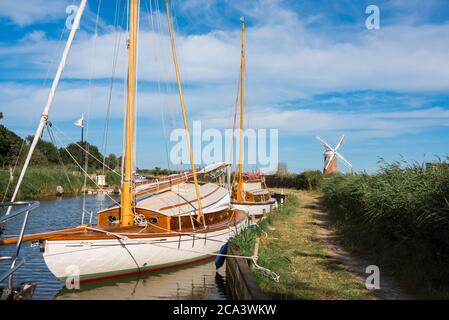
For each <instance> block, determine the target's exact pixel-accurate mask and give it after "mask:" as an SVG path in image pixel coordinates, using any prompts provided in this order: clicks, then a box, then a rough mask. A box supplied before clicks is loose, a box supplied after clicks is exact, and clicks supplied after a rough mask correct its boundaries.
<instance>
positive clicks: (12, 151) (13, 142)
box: [0, 125, 122, 170]
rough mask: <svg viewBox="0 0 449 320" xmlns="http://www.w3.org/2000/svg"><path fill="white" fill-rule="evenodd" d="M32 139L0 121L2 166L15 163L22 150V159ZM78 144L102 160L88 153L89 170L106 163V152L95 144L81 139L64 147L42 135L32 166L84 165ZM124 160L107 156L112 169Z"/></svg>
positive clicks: (4, 167)
mask: <svg viewBox="0 0 449 320" xmlns="http://www.w3.org/2000/svg"><path fill="white" fill-rule="evenodd" d="M32 140H33V136H28V137H26V138H25V140H24V139H22V138H21V137H19V136H18V135H17V134H15V133H14V132H12V131H11V130H9V129H7V128H6V127H5V126H3V125H0V167H1V168H2V169H6V168H8V167H13V166H14V165H15V163H16V161H17V157H18V156H19V153H20V157H19V159H18V164H19V165H20V164H21V163H23V162H24V160H25V157H26V155H27V153H28V150H29V148H30V144H31V142H32ZM79 146H82V148H83V149H85V150H88V151H89V153H90V154H91V155H92V156H93V157H95V158H97V159H98V160H100V161H97V160H95V159H94V158H93V157H91V156H88V167H89V169H90V170H95V169H101V168H102V167H103V164H102V161H103V155H102V154H101V152H100V151H99V150H98V147H97V146H95V145H92V144H90V143H88V142H86V141H84V142H81V141H78V142H77V143H71V144H69V145H67V146H66V147H65V148H63V147H61V148H59V149H58V148H57V147H56V146H55V145H54V144H53V143H51V142H49V141H45V140H43V139H40V140H39V142H38V143H37V145H36V149H35V151H34V153H33V156H32V158H31V162H30V164H31V165H32V166H50V165H57V164H60V163H61V161H62V162H63V163H64V164H65V165H70V166H76V167H78V165H77V164H76V162H77V163H78V164H79V165H81V166H84V165H85V156H86V154H85V152H84V151H83V150H82V149H81V148H80V147H79ZM69 153H70V154H69ZM72 157H73V158H72ZM75 161H76V162H75ZM121 162H122V161H121V156H120V157H118V156H116V155H115V154H113V153H111V154H109V155H107V156H106V157H105V158H104V163H105V165H106V166H107V167H109V168H111V169H113V170H115V169H120V165H121Z"/></svg>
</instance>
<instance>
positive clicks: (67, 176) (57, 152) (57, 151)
mask: <svg viewBox="0 0 449 320" xmlns="http://www.w3.org/2000/svg"><path fill="white" fill-rule="evenodd" d="M46 128H47V132H48V136H49V137H50V140H51V142H52V143H53V145H54V146H55V147H56V155H57V156H58V161H59V163H60V164H61V166H62V168H63V170H64V174H65V176H66V178H67V181H68V182H69V185H70V188H71V189H72V190H73V185H72V182H71V181H70V178H69V175H68V173H67V168H66V166H65V165H64V161H63V160H62V157H61V154H60V152H59V148H58V144H57V142H56V139H55V137H54V135H53V131H51V124H50V125H49V124H47V125H46Z"/></svg>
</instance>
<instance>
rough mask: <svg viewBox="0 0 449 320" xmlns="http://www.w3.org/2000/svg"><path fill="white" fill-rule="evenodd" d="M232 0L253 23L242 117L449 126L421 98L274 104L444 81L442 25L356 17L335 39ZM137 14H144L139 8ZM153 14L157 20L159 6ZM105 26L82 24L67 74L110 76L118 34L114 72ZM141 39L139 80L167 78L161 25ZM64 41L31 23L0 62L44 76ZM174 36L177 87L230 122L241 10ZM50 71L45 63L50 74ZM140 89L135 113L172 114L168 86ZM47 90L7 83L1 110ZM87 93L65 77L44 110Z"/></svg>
mask: <svg viewBox="0 0 449 320" xmlns="http://www.w3.org/2000/svg"><path fill="white" fill-rule="evenodd" d="M203 1H204V0H198V1H197V3H196V4H195V3H190V7H189V6H186V8H187V9H189V8H190V10H196V9H195V8H196V6H197V5H198V3H199V4H201V5H202V4H204V2H203ZM230 3H233V6H234V7H237V6H239V7H238V9H239V10H240V11H241V12H242V13H244V14H245V16H246V17H247V20H251V19H252V22H253V23H249V24H248V25H250V27H248V28H247V41H246V43H247V50H246V55H247V67H246V74H247V82H246V85H247V86H246V88H247V94H246V102H247V106H248V110H249V112H248V114H249V116H248V118H249V119H250V125H252V126H255V127H267V126H269V127H276V128H280V129H281V130H283V131H284V132H287V133H291V134H302V133H318V132H321V131H333V130H337V131H338V130H355V131H360V132H363V133H362V134H361V135H360V137H369V136H393V135H399V134H401V133H406V132H416V131H419V130H423V129H425V128H430V127H432V126H435V125H446V123H447V120H448V119H447V118H448V116H447V112H446V111H445V110H443V109H439V108H433V109H423V108H422V106H420V105H419V104H418V105H413V109H414V110H418V111H403V112H385V113H363V112H357V110H356V107H357V106H353V109H354V110H353V112H335V111H332V112H323V111H317V110H312V109H310V108H309V109H308V108H306V107H303V108H301V109H300V106H294V110H283V109H282V108H281V107H280V106H281V105H282V104H284V103H286V102H289V101H292V100H296V99H298V98H307V97H313V95H315V94H319V93H325V92H336V91H343V92H344V91H353V90H365V89H369V90H389V91H405V92H408V91H415V92H416V91H420V92H434V91H443V90H449V60H448V59H447V57H448V53H449V24H440V25H421V26H411V25H405V24H402V25H389V26H388V25H385V26H382V29H381V30H380V31H367V30H366V29H364V28H363V26H361V27H354V29H352V30H350V29H346V31H345V32H346V36H345V37H340V35H341V34H339V33H340V32H341V30H335V32H336V34H335V35H334V34H332V33H328V34H321V33H316V32H314V31H311V30H309V29H308V26H307V23H308V21H309V20H307V19H304V20H300V19H299V17H298V15H297V14H296V13H294V12H293V11H291V10H288V8H282V7H281V6H280V5H279V2H278V1H273V0H265V1H261V2H260V3H259V5H256V7H253V8H251V10H250V8H247V7H246V5H247V3H244V4H236V2H230ZM206 4H207V1H206ZM187 9H186V10H187ZM141 18H142V21H145V20H146V17H145V16H144V14H143V13H142V15H141ZM147 22H148V21H147ZM161 22H162V24H164V25H165V20H164V17H163V16H162V21H161ZM254 22H255V23H254ZM104 29H105V33H102V34H101V35H100V36H98V38H96V39H94V38H93V37H92V35H89V34H87V33H86V32H85V31H83V30H80V31H81V32H79V34H78V35H77V38H76V39H75V43H74V45H73V50H72V52H71V54H70V57H69V60H68V63H67V67H66V70H65V72H64V74H63V78H64V79H65V80H68V79H70V80H74V79H78V80H79V79H83V80H88V79H90V77H91V76H94V77H95V78H102V79H109V77H110V75H111V71H112V64H113V52H114V44H115V41H116V40H117V41H118V40H120V41H119V48H120V49H119V52H118V57H119V58H118V66H117V71H116V75H117V77H119V78H123V76H124V75H125V70H126V61H127V56H126V49H125V35H124V34H120V33H114V32H112V31H111V30H108V29H107V28H104ZM163 29H164V28H163ZM163 31H165V30H163ZM342 38H343V40H342ZM139 41H140V42H139V50H140V51H139V53H140V54H139V72H138V76H139V79H141V80H148V81H158V80H162V81H170V82H173V81H174V71H173V64H172V60H171V51H170V47H169V40H168V38H167V35H166V32H163V33H162V34H155V33H153V32H151V31H149V30H148V28H143V27H142V32H141V34H140V37H139ZM94 43H96V50H95V51H94ZM62 45H63V44H61V43H58V42H57V41H54V40H50V39H48V38H46V37H45V35H44V34H43V33H42V32H39V31H35V32H34V33H33V34H30V35H28V36H27V37H26V38H24V39H22V41H18V42H17V43H16V44H13V45H8V46H3V47H0V60H1V61H3V62H4V70H6V71H10V73H12V76H14V74H17V76H20V79H26V78H43V77H44V76H45V74H46V71H47V68H48V64H49V63H50V62H51V61H54V62H57V61H58V59H59V55H60V52H61V51H62ZM176 45H177V49H178V55H179V60H180V68H181V76H182V79H183V81H184V83H185V84H187V86H186V88H185V93H186V102H187V108H188V112H189V115H190V118H191V119H202V120H204V121H205V122H207V123H208V124H210V125H214V126H218V127H220V126H223V125H224V126H228V124H230V123H231V117H232V112H233V103H234V99H235V92H236V82H237V81H236V78H237V72H238V68H239V63H240V29H239V22H238V19H236V26H235V28H234V29H232V30H228V29H226V30H215V31H211V32H208V33H204V34H191V35H186V34H179V33H178V34H176ZM94 57H95V59H94ZM19 64H20V66H19ZM93 66H94V69H93ZM54 68H55V64H53V69H54ZM53 69H52V70H53ZM27 70H31V71H27ZM14 71H16V72H14ZM53 72H54V70H53ZM53 72H50V78H51V77H52V75H53ZM106 82H107V81H106ZM189 85H191V86H189ZM119 86H120V85H119V84H117V85H116V90H115V91H114V95H113V112H112V115H111V116H112V117H120V116H121V114H122V103H123V93H122V90H120V89H119V88H118V87H119ZM162 87H164V85H162ZM140 88H141V89H142V90H140V94H139V98H138V99H139V100H138V101H139V110H140V112H141V113H140V115H141V116H143V117H152V118H155V119H156V118H159V117H160V108H168V109H167V110H166V111H165V112H166V114H167V115H169V116H171V117H176V116H179V112H178V109H177V108H178V107H179V106H178V100H177V96H176V91H175V90H171V91H170V92H169V94H168V95H167V93H164V92H165V91H164V90H162V93H160V94H156V93H154V89H152V91H150V90H148V89H146V88H145V86H144V85H142V86H141V87H140ZM107 93H108V86H107V84H102V85H98V84H95V95H94V101H93V102H94V103H93V106H94V107H93V109H92V117H94V118H103V117H104V114H105V112H106V104H107ZM47 94H48V88H45V89H42V88H40V87H38V86H18V85H17V84H16V83H10V84H9V85H3V86H2V88H0V100H1V101H2V103H3V106H2V108H5V113H8V114H9V116H10V118H9V119H16V120H15V121H17V119H19V118H21V117H26V118H27V119H31V117H30V116H29V115H30V114H33V115H34V117H35V118H36V119H37V118H38V117H39V114H40V112H41V109H42V107H43V103H44V102H45V99H46V96H47ZM89 96H90V94H89V88H88V85H87V81H82V82H80V83H77V84H73V83H72V84H69V83H67V82H65V83H64V84H63V85H62V86H61V88H60V90H59V91H58V93H57V95H56V100H55V108H54V112H53V113H52V117H54V119H59V120H68V119H70V118H73V119H75V118H76V117H77V116H78V115H79V112H80V110H83V111H86V110H87V106H88V104H89ZM392 110H394V106H392ZM27 115H28V116H27ZM6 119H8V117H7V118H6ZM5 121H8V120H5ZM11 121H13V120H11ZM228 127H229V126H228Z"/></svg>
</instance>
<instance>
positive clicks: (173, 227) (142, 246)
mask: <svg viewBox="0 0 449 320" xmlns="http://www.w3.org/2000/svg"><path fill="white" fill-rule="evenodd" d="M85 6H86V0H81V4H80V7H79V10H78V12H77V14H76V17H75V20H74V25H73V28H72V29H71V32H70V35H69V38H68V40H67V44H66V47H65V49H64V52H63V56H62V59H61V62H60V65H59V68H58V71H57V73H56V77H55V79H54V81H53V85H52V88H51V91H50V94H49V98H48V102H47V104H46V106H45V109H44V112H43V114H42V117H41V120H40V122H39V126H38V128H37V130H36V134H35V137H34V140H33V143H32V144H31V146H30V150H29V153H28V156H27V158H26V161H25V164H24V167H23V170H22V172H21V174H20V177H19V180H18V183H17V186H16V189H15V192H14V195H13V199H12V201H14V200H15V198H16V196H17V191H18V190H19V188H20V184H21V182H22V179H23V176H24V174H25V171H26V169H27V166H28V164H29V160H30V158H31V155H32V153H33V151H34V148H35V147H36V144H37V141H38V140H39V138H40V136H41V134H42V131H43V129H44V127H45V126H46V124H47V123H48V115H49V111H50V108H51V105H52V101H53V97H54V94H55V92H56V88H57V86H58V83H59V79H60V77H61V74H62V71H63V69H64V65H65V62H66V59H67V56H68V53H69V51H70V47H71V44H72V41H73V38H74V36H75V33H76V30H77V28H78V25H79V21H80V18H81V15H82V13H83V11H84V9H85ZM165 7H166V10H167V19H168V25H169V31H170V40H171V46H172V53H173V62H174V65H175V71H176V79H177V82H178V90H179V97H180V104H181V109H182V114H183V119H184V126H185V130H186V137H187V143H188V147H189V153H190V162H191V164H192V171H191V172H189V173H183V174H179V175H175V176H169V177H167V178H166V179H162V180H160V181H156V182H154V181H153V182H141V183H136V181H135V172H134V171H133V162H134V159H133V157H134V154H133V150H134V131H135V129H134V123H135V109H134V104H135V94H136V86H135V84H136V58H137V39H138V38H137V30H138V23H139V22H138V21H139V0H129V48H128V81H127V108H126V130H125V131H126V135H125V136H126V139H125V141H126V143H125V152H124V177H123V183H122V186H121V201H120V203H116V204H114V205H113V206H111V207H109V208H107V209H105V210H102V211H100V212H98V219H97V220H98V222H97V224H95V225H87V224H82V225H80V226H78V227H75V228H68V229H64V230H56V231H49V232H44V233H39V234H28V235H25V236H24V237H23V239H18V238H17V237H13V238H6V239H1V240H0V244H1V245H10V244H14V243H17V242H18V241H21V240H23V241H39V242H40V247H41V251H42V252H43V257H44V260H45V262H46V264H47V266H48V268H49V269H50V271H51V272H52V273H53V274H54V275H55V276H56V277H58V278H60V279H67V278H69V277H72V276H77V277H79V278H80V281H81V282H82V281H90V280H98V279H104V278H110V277H117V276H124V275H129V274H134V273H140V272H146V271H154V270H159V269H162V268H168V267H175V266H180V265H185V264H190V263H194V262H198V261H201V260H204V259H208V258H211V257H213V253H216V252H217V251H219V250H220V248H221V246H222V245H223V244H225V243H226V242H227V241H228V239H229V238H230V237H233V236H235V235H236V234H238V233H239V231H240V230H241V229H242V228H244V227H245V226H246V223H247V216H246V214H245V213H244V212H241V211H239V210H236V209H234V208H231V204H230V195H229V192H228V191H227V190H226V189H225V188H223V187H221V186H219V185H216V184H212V183H206V184H203V185H199V183H198V180H197V175H201V174H207V173H209V172H211V171H214V170H221V169H223V168H226V167H227V166H228V165H227V164H224V163H223V164H216V165H212V166H209V167H206V168H204V169H203V170H201V171H199V172H197V171H196V169H195V166H194V159H193V154H192V151H191V146H190V136H189V131H188V123H187V117H186V111H185V105H184V99H183V95H182V87H181V81H180V75H179V69H178V64H177V58H176V50H175V45H174V39H173V31H172V24H171V18H170V12H169V4H168V0H166V1H165ZM190 179H193V183H191V182H188V181H189V180H190Z"/></svg>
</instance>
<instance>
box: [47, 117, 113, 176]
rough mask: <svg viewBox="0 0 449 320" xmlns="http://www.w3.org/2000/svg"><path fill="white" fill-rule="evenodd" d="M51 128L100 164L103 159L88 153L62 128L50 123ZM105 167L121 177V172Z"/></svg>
mask: <svg viewBox="0 0 449 320" xmlns="http://www.w3.org/2000/svg"><path fill="white" fill-rule="evenodd" d="M52 128H54V129H56V131H57V132H58V133H60V134H61V135H62V136H63V137H64V138H66V139H67V140H68V141H70V142H71V143H73V144H74V145H76V146H77V147H78V148H80V149H81V150H83V151H84V152H86V154H87V155H89V156H91V157H92V158H93V159H94V160H95V161H97V162H98V163H100V164H102V163H103V161H102V160H101V159H98V158H97V157H95V156H94V155H93V154H92V153H90V152H89V151H88V150H87V149H85V148H84V147H83V146H81V145H80V144H79V143H78V142H76V141H75V140H73V139H71V138H70V137H68V136H67V135H66V134H65V133H64V132H63V131H62V130H60V129H58V127H57V126H55V125H54V124H52ZM105 166H106V169H108V170H111V171H112V172H114V173H115V174H116V175H118V176H119V177H121V174H120V173H118V172H116V171H114V170H112V169H111V168H110V167H109V166H107V165H105Z"/></svg>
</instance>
